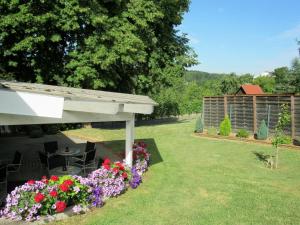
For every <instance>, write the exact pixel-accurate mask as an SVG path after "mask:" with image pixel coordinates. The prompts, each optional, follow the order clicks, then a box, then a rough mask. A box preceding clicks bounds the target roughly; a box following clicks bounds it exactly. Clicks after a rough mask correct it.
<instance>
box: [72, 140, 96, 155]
mask: <svg viewBox="0 0 300 225" xmlns="http://www.w3.org/2000/svg"><path fill="white" fill-rule="evenodd" d="M93 150H96V144H95V143H94V142H89V141H87V142H86V145H85V150H84V152H89V151H93ZM76 158H81V159H82V158H83V155H76Z"/></svg>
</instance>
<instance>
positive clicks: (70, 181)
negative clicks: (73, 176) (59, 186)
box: [63, 179, 74, 186]
mask: <svg viewBox="0 0 300 225" xmlns="http://www.w3.org/2000/svg"><path fill="white" fill-rule="evenodd" d="M63 184H65V185H67V186H72V185H73V184H74V182H73V181H72V180H70V179H68V180H65V181H64V182H63Z"/></svg>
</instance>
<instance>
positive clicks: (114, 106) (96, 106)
mask: <svg viewBox="0 0 300 225" xmlns="http://www.w3.org/2000/svg"><path fill="white" fill-rule="evenodd" d="M64 110H67V111H77V112H87V113H103V114H112V115H115V114H117V113H118V111H119V103H110V102H92V101H75V100H65V102H64Z"/></svg>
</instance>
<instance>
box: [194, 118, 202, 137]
mask: <svg viewBox="0 0 300 225" xmlns="http://www.w3.org/2000/svg"><path fill="white" fill-rule="evenodd" d="M195 132H197V133H203V122H202V116H200V117H199V118H198V119H197V121H196V127H195Z"/></svg>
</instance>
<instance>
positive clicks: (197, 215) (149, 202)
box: [58, 121, 300, 225]
mask: <svg viewBox="0 0 300 225" xmlns="http://www.w3.org/2000/svg"><path fill="white" fill-rule="evenodd" d="M193 128H194V121H190V122H182V123H176V124H168V125H158V126H145V127H138V128H137V129H136V136H137V138H139V139H145V140H147V142H148V143H149V144H150V147H149V150H150V151H151V152H152V154H153V157H152V159H153V165H152V166H151V167H150V169H149V171H148V172H147V173H146V174H145V176H144V182H143V184H142V185H141V186H140V187H139V188H138V189H136V190H129V191H128V192H126V193H125V194H124V195H122V196H120V197H118V198H116V199H112V200H109V201H108V202H107V203H106V205H105V206H104V207H103V208H100V209H95V210H93V211H92V212H89V213H87V214H85V215H80V216H75V217H71V218H70V219H68V220H65V221H62V222H58V224H78V225H80V224H163V225H165V224H172V225H173V224H180V225H184V224H230V225H232V224H255V225H258V224H263V225H266V224H293V225H295V224H300V214H299V212H300V151H299V152H298V151H294V150H283V151H281V152H280V162H279V166H280V168H279V169H278V170H270V169H268V168H266V167H265V166H264V163H263V162H261V161H259V160H258V159H257V158H256V155H255V154H254V152H263V153H266V154H269V153H271V151H272V148H271V147H270V146H265V145H256V144H245V143H241V142H233V141H222V140H212V139H206V138H200V137H195V136H194V135H193V133H192V131H193ZM75 132H79V133H80V134H82V135H92V136H93V137H97V135H99V137H101V139H103V140H107V141H112V140H121V139H124V130H96V129H95V130H92V129H82V130H80V131H75ZM112 143H114V142H112ZM116 143H119V144H120V142H116ZM119 148H120V149H124V147H123V146H120V147H119Z"/></svg>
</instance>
